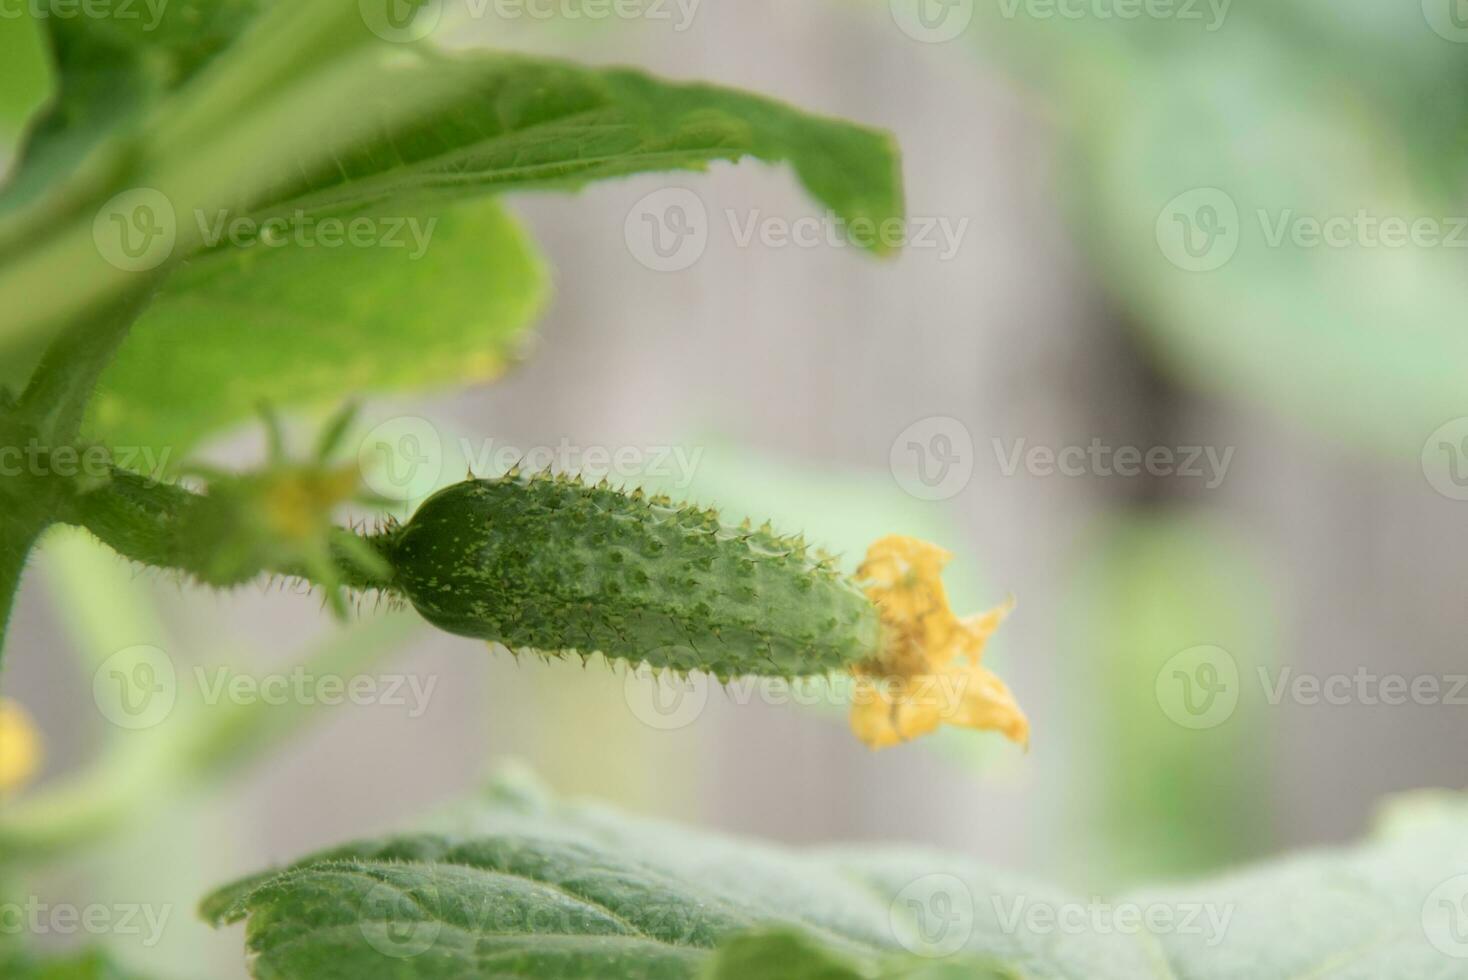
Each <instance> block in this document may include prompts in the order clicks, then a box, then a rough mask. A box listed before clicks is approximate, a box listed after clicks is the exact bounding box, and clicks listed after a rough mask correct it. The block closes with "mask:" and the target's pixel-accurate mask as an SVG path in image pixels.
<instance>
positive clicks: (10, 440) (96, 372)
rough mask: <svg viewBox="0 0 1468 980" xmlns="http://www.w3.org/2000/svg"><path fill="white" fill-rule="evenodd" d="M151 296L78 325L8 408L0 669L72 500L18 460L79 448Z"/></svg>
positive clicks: (1, 516) (130, 297)
mask: <svg viewBox="0 0 1468 980" xmlns="http://www.w3.org/2000/svg"><path fill="white" fill-rule="evenodd" d="M151 296H152V291H151V288H140V289H134V290H133V291H132V292H130V293H128V294H127V295H126V296H124V297H123V298H122V299H121V300H118V301H117V302H115V303H113V304H112V305H111V306H109V307H108V308H107V309H105V310H103V311H102V312H101V313H100V314H99V315H97V316H96V317H89V318H87V319H86V320H83V321H79V322H77V323H74V324H72V325H71V326H70V327H69V328H68V329H67V330H65V331H64V332H63V333H62V334H61V335H60V336H58V337H57V338H56V340H55V341H53V342H52V344H51V346H50V348H49V349H47V351H46V354H45V356H44V357H43V358H42V360H41V363H40V366H38V367H37V368H36V371H35V374H34V375H33V376H32V378H31V381H30V384H29V385H27V387H26V390H25V393H24V394H23V395H22V396H21V398H20V401H19V402H18V403H16V404H9V403H5V402H3V401H0V449H3V450H10V451H11V453H7V456H10V457H12V462H11V465H9V466H7V467H4V468H0V662H3V654H4V642H5V633H6V628H7V627H8V626H9V623H10V613H11V610H12V608H13V607H14V605H15V596H16V593H17V592H19V591H20V579H21V575H22V574H23V573H24V571H25V563H26V558H27V556H29V555H30V552H31V548H33V547H34V546H35V543H36V538H38V537H39V536H40V534H41V532H42V531H44V530H45V529H46V526H47V525H48V524H50V523H51V522H52V521H54V520H55V519H56V509H57V507H58V506H59V505H60V503H61V500H62V499H63V498H64V496H65V495H66V493H67V489H66V487H65V486H64V485H63V484H62V483H61V482H60V481H58V480H56V479H54V478H52V477H51V476H50V475H48V474H47V473H46V472H44V469H45V467H44V466H43V467H42V468H41V470H42V471H41V472H34V471H32V469H33V468H26V467H21V466H19V465H15V464H14V463H13V458H14V457H13V456H12V454H13V453H22V452H28V451H29V450H31V449H32V448H35V449H39V450H43V451H48V450H50V449H51V448H54V447H57V446H63V445H71V444H73V443H74V442H75V441H76V438H77V434H78V433H79V432H80V431H81V425H82V418H83V416H84V415H85V413H86V408H87V403H88V402H89V401H90V400H91V397H92V391H93V390H94V389H95V388H96V386H97V380H98V379H99V378H100V377H101V376H102V372H103V370H105V369H106V367H107V365H108V364H109V363H110V362H111V360H112V357H113V355H114V354H115V353H116V352H117V348H118V346H119V345H120V344H121V343H122V341H123V339H124V338H126V337H127V333H128V330H129V329H131V327H132V325H133V322H134V321H135V320H136V319H137V318H138V315H139V314H140V313H142V311H143V308H144V307H145V306H146V305H147V303H148V300H149V299H150V298H151ZM29 458H31V459H37V458H40V459H44V455H40V456H38V455H36V454H35V453H31V454H30V455H29Z"/></svg>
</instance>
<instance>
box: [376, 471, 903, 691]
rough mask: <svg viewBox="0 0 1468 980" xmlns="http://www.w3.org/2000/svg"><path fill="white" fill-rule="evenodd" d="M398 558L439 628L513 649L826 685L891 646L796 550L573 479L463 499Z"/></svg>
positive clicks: (867, 606)
mask: <svg viewBox="0 0 1468 980" xmlns="http://www.w3.org/2000/svg"><path fill="white" fill-rule="evenodd" d="M384 554H385V555H386V557H387V559H388V562H389V563H390V564H391V565H392V567H393V573H394V584H395V587H397V588H399V589H400V590H401V591H402V592H403V593H404V594H406V595H407V596H408V598H409V599H410V600H411V601H412V603H413V605H414V606H415V607H416V608H417V609H418V612H419V613H420V614H421V615H422V616H423V617H424V618H425V619H427V620H428V621H429V622H431V623H433V624H434V625H435V626H437V627H439V628H440V629H443V630H446V631H448V632H450V633H455V634H458V635H460V636H470V637H476V638H479V639H484V640H491V641H495V642H498V643H502V644H504V645H505V646H507V647H509V648H510V649H512V650H521V649H531V650H538V651H542V652H546V653H559V652H573V651H574V652H579V653H582V654H590V653H597V652H599V653H602V654H604V655H605V656H607V657H611V658H614V659H619V660H624V661H627V662H629V663H633V664H641V663H643V662H646V663H648V664H650V665H651V666H653V667H655V668H670V669H673V670H677V671H689V670H701V671H706V672H708V673H711V674H713V675H714V676H716V677H719V678H723V679H727V678H730V677H734V676H739V675H743V674H760V675H768V676H782V677H799V676H809V675H813V674H821V673H825V672H828V671H831V670H835V669H839V668H842V667H845V666H848V665H850V664H852V663H855V662H856V661H859V660H862V659H865V658H867V657H870V656H871V655H872V653H873V651H874V650H875V649H876V646H877V640H878V630H879V627H878V619H877V611H876V608H875V607H874V606H873V604H872V603H871V601H870V600H869V599H868V598H867V597H866V596H864V595H863V594H862V593H861V592H860V591H859V590H858V589H857V588H856V587H855V586H854V585H853V584H851V582H850V581H849V580H848V579H847V578H845V577H844V576H842V575H841V574H840V573H839V572H837V571H836V570H835V569H834V568H831V567H829V562H823V561H820V560H817V559H816V558H814V557H812V556H807V554H806V548H805V545H804V544H803V543H802V542H801V541H799V540H798V539H794V538H782V537H779V536H777V535H775V534H774V533H773V532H771V531H769V530H768V529H767V528H762V529H758V530H752V529H748V528H732V527H728V526H726V525H724V524H722V523H720V521H719V519H718V515H717V514H715V513H714V512H713V511H707V510H701V509H698V508H694V507H689V506H682V507H680V506H678V505H675V504H673V503H672V502H671V501H668V500H667V499H666V498H652V499H649V498H646V497H644V496H643V495H642V494H641V492H634V493H631V494H629V493H624V492H622V491H619V490H614V489H611V488H608V487H605V486H600V487H591V486H587V485H585V484H582V483H580V482H579V481H577V480H575V479H574V478H563V477H549V476H533V477H524V476H509V477H505V478H503V479H497V480H470V481H468V482H465V483H460V484H457V485H455V486H452V487H449V488H448V489H446V490H443V491H440V492H439V493H437V494H435V495H434V496H433V497H430V498H429V499H428V500H427V501H425V502H424V503H423V505H422V507H420V508H419V509H418V512H417V513H416V514H414V516H413V518H412V520H411V521H409V522H408V523H407V524H406V525H405V526H403V527H401V528H399V529H397V530H396V531H394V532H393V533H392V537H391V539H390V540H389V541H387V542H385V547H384Z"/></svg>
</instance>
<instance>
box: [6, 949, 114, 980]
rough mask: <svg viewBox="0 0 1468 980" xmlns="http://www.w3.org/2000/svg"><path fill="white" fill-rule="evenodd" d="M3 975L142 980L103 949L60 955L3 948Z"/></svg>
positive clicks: (30, 979)
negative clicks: (114, 960) (12, 953)
mask: <svg viewBox="0 0 1468 980" xmlns="http://www.w3.org/2000/svg"><path fill="white" fill-rule="evenodd" d="M0 976H3V977H5V980H143V978H142V977H141V976H139V975H138V974H136V973H133V972H131V971H125V970H124V969H123V968H122V967H120V966H118V965H117V964H116V963H114V962H113V961H112V959H111V958H110V957H108V956H107V954H105V953H103V952H101V951H100V950H91V951H88V952H82V953H73V954H70V955H60V956H30V955H21V954H15V955H13V956H9V957H7V955H6V953H5V952H4V951H3V950H0Z"/></svg>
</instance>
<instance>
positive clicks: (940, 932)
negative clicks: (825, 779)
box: [202, 777, 1468, 980]
mask: <svg viewBox="0 0 1468 980" xmlns="http://www.w3.org/2000/svg"><path fill="white" fill-rule="evenodd" d="M1464 868H1468V803H1465V801H1464V799H1463V797H1461V796H1458V795H1455V794H1443V795H1440V796H1431V797H1427V798H1420V799H1415V800H1414V799H1409V800H1406V801H1403V802H1402V803H1400V804H1398V805H1397V806H1396V807H1395V808H1394V811H1393V813H1392V814H1391V817H1390V819H1389V820H1387V821H1386V823H1385V826H1384V829H1383V831H1382V832H1381V833H1380V834H1379V835H1378V836H1377V838H1376V839H1375V840H1374V841H1372V842H1370V843H1366V844H1361V845H1357V846H1354V847H1351V848H1343V849H1339V850H1336V851H1331V852H1321V853H1316V854H1310V855H1303V856H1298V857H1289V858H1285V859H1283V860H1281V861H1279V862H1276V863H1275V864H1272V865H1265V866H1261V867H1257V868H1254V869H1252V870H1249V871H1246V872H1242V873H1234V874H1232V875H1229V876H1228V877H1226V878H1223V879H1219V880H1214V881H1201V882H1196V883H1194V884H1191V885H1187V886H1183V887H1165V888H1156V889H1150V890H1147V891H1140V892H1135V893H1131V894H1126V895H1121V896H1116V897H1103V896H1098V895H1090V896H1076V895H1068V894H1067V893H1065V892H1063V891H1061V890H1058V889H1055V888H1052V887H1049V886H1046V885H1042V884H1039V883H1036V882H1034V881H1031V880H1027V879H1025V878H1021V877H1018V876H1014V875H1009V874H1005V873H1003V872H996V871H992V870H988V869H986V868H983V867H982V866H979V865H977V864H975V863H973V862H972V861H969V860H967V859H965V858H963V857H959V856H955V855H945V854H938V853H933V852H924V851H913V850H897V849H891V848H874V847H862V848H858V847H854V846H852V847H838V848H815V849H812V848H809V847H806V848H799V849H793V848H782V847H775V846H771V845H765V844H760V843H757V842H753V841H747V840H735V839H731V838H726V837H721V836H718V835H715V834H711V833H706V832H701V831H696V830H689V829H683V828H676V827H672V826H670V825H667V824H663V823H657V822H653V821H647V820H639V819H635V818H632V817H627V816H623V815H620V814H617V813H615V812H612V811H610V810H607V809H605V808H601V807H596V806H584V805H582V806H578V805H571V804H566V803H561V802H558V801H555V800H553V799H550V798H549V797H548V796H547V794H546V793H545V792H544V791H543V790H541V789H539V788H538V787H536V786H534V785H533V784H527V783H526V781H525V779H524V778H523V777H520V778H517V779H516V780H515V781H514V782H513V783H502V784H501V785H500V786H499V787H498V788H497V789H496V790H495V792H494V794H493V796H492V797H491V798H490V799H488V800H486V801H485V802H484V803H482V804H479V805H476V806H474V807H471V808H469V809H468V810H466V811H464V812H462V813H459V814H457V815H453V816H450V817H447V818H444V819H441V820H439V821H438V822H437V824H436V826H435V828H434V829H433V830H432V831H430V832H426V833H422V834H417V835H411V836H404V837H394V838H385V839H378V840H369V841H361V842H358V843H354V844H347V845H345V846H342V847H338V848H335V849H333V850H329V851H324V852H322V853H319V854H316V855H314V856H311V857H308V858H305V859H304V860H301V861H298V862H296V863H294V864H291V865H289V866H287V867H284V868H281V869H278V870H275V871H270V872H266V873H264V874H260V875H256V876H254V877H251V878H247V879H245V880H243V881H240V882H238V883H236V884H234V885H231V886H229V887H227V888H224V889H222V890H221V891H219V892H217V893H216V894H215V895H213V896H212V897H210V898H208V899H206V900H205V902H204V905H203V908H202V913H203V915H204V916H205V918H206V919H207V920H209V921H210V922H212V923H214V924H216V925H226V924H231V923H235V922H241V921H245V922H247V928H246V945H247V947H248V950H249V954H250V959H249V964H250V967H251V969H252V971H253V973H254V975H255V976H256V977H259V978H262V980H264V978H269V980H337V978H341V980H346V978H352V980H356V978H360V977H375V976H388V975H391V976H394V977H399V978H403V980H418V978H423V980H435V978H449V977H465V976H486V975H493V976H497V977H546V976H554V977H562V978H567V980H570V978H581V977H586V978H592V977H609V976H618V977H644V978H659V980H660V978H679V980H682V978H690V980H691V978H697V977H703V978H705V980H708V978H710V977H717V978H721V980H722V977H724V976H730V977H734V976H737V977H741V978H742V977H746V976H747V977H760V978H771V980H815V978H820V980H855V978H861V977H867V978H873V980H875V978H878V977H894V978H895V977H906V978H917V977H928V978H938V977H943V978H948V980H957V978H959V977H963V978H967V980H976V978H985V977H995V978H1004V980H1020V978H1025V980H1061V978H1069V977H1085V978H1087V980H1136V978H1138V977H1188V978H1191V980H1232V978H1237V977H1245V976H1247V977H1249V978H1251V980H1286V978H1301V977H1307V976H1320V977H1324V976H1327V975H1329V976H1338V977H1341V978H1347V977H1350V978H1356V977H1361V978H1365V977H1371V978H1375V980H1409V978H1410V980H1424V978H1428V977H1433V978H1443V980H1446V978H1448V977H1456V976H1459V975H1460V974H1461V970H1460V969H1459V967H1460V965H1461V962H1462V961H1461V959H1459V958H1456V957H1455V956H1453V955H1452V954H1453V949H1454V946H1453V944H1454V943H1456V944H1458V945H1459V946H1461V944H1462V938H1461V934H1455V933H1453V932H1452V926H1454V925H1456V924H1458V923H1455V922H1454V921H1453V920H1452V918H1451V916H1452V915H1453V914H1454V911H1455V910H1454V908H1453V907H1452V905H1453V903H1457V902H1459V901H1461V897H1462V894H1463V891H1464V890H1468V883H1465V882H1468V878H1465V876H1464V875H1463V872H1462V869H1464ZM1455 889H1456V890H1455ZM1439 898H1442V899H1443V900H1444V901H1443V902H1441V903H1439V902H1438V901H1437V899H1439ZM1440 906H1443V907H1440ZM741 967H742V969H740V968H741Z"/></svg>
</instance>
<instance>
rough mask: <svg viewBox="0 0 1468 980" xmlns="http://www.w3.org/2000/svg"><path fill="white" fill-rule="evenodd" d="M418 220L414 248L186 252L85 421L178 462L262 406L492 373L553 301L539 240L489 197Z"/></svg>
mask: <svg viewBox="0 0 1468 980" xmlns="http://www.w3.org/2000/svg"><path fill="white" fill-rule="evenodd" d="M384 227H386V226H384ZM411 228H416V229H417V234H418V236H419V238H418V240H417V241H415V238H414V233H413V232H412V230H411ZM411 228H410V227H409V226H408V225H403V227H402V230H401V237H400V240H401V242H402V246H403V247H394V248H388V247H383V246H378V247H372V248H361V247H352V246H350V245H345V244H344V245H343V247H340V248H323V247H302V246H300V245H288V246H285V247H280V248H272V247H269V246H266V245H263V244H257V245H256V246H254V247H253V248H250V249H235V250H219V251H214V252H209V253H206V254H204V255H201V256H200V257H199V258H197V259H195V260H193V261H192V262H190V263H188V264H187V265H185V266H184V267H183V268H181V269H180V270H179V271H178V272H177V273H175V275H174V276H173V277H172V278H171V279H170V280H169V282H168V283H167V284H166V285H165V287H164V289H163V291H162V293H161V294H160V295H159V297H158V299H157V300H156V301H155V302H154V304H153V305H152V306H151V307H150V308H149V309H148V310H147V312H146V313H144V314H143V317H142V318H141V319H140V320H139V321H138V323H137V324H136V325H135V326H134V328H133V333H132V336H131V337H130V338H129V339H128V342H127V343H126V344H125V345H124V346H123V348H122V350H121V352H120V353H119V355H118V358H117V360H116V361H114V362H113V364H112V365H111V366H110V367H109V368H108V369H107V371H106V373H105V374H104V375H103V378H102V383H101V385H100V387H99V390H98V393H97V397H96V399H95V400H94V401H93V403H92V406H91V416H90V420H89V423H88V425H87V427H86V430H85V431H86V432H87V434H88V435H89V436H91V437H93V438H96V439H98V440H101V441H105V442H107V443H109V444H111V445H113V446H131V447H151V448H153V449H154V451H155V458H156V456H157V454H161V453H167V454H168V455H167V456H166V457H164V460H171V462H172V463H173V464H175V465H176V464H178V463H179V462H181V461H182V457H183V455H184V454H185V453H187V452H188V450H189V449H190V448H192V447H193V446H194V445H196V444H197V443H198V442H199V440H200V439H201V438H203V437H204V436H206V435H208V434H209V433H211V432H214V431H216V430H219V429H221V428H224V427H226V426H229V425H231V424H234V423H237V422H241V421H245V420H247V419H249V418H251V417H252V416H253V415H254V414H255V412H256V410H257V408H258V406H259V405H260V404H261V402H268V403H270V404H271V405H274V406H277V407H282V408H283V407H288V406H301V405H305V406H318V405H323V406H324V405H330V404H332V403H334V402H338V401H341V400H344V399H347V398H349V397H353V396H355V395H358V394H370V393H373V392H383V391H396V390H402V389H418V390H421V389H427V388H440V387H449V386H454V385H461V384H469V383H473V382H480V381H486V380H489V379H491V378H493V377H495V376H497V375H498V374H499V373H500V372H502V371H503V370H504V369H505V368H506V367H507V366H508V365H510V364H512V363H513V362H514V361H515V360H517V359H518V358H519V356H520V355H521V354H522V353H523V352H524V350H525V348H526V345H527V343H528V339H529V336H530V327H531V325H532V323H533V322H534V320H535V318H536V317H537V315H538V314H539V313H540V310H541V308H542V306H543V305H544V302H545V297H546V291H547V275H546V272H545V269H544V267H543V265H542V263H541V259H540V257H539V255H538V253H537V251H536V249H535V246H534V244H533V243H532V242H531V241H530V239H529V236H528V235H527V234H526V233H525V231H524V229H523V228H522V227H521V226H520V224H519V223H518V222H517V221H516V220H515V219H514V218H513V217H512V216H511V215H509V214H508V213H506V212H505V211H504V209H503V208H501V207H500V206H499V205H498V204H497V203H496V202H494V201H492V200H489V201H482V202H477V203H474V204H471V205H466V206H463V207H460V208H457V209H454V210H451V211H448V212H446V213H443V214H441V215H433V216H430V217H425V218H421V219H419V218H414V219H412V225H411ZM420 244H421V248H422V253H421V255H419V254H417V251H418V249H419V247H420Z"/></svg>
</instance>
